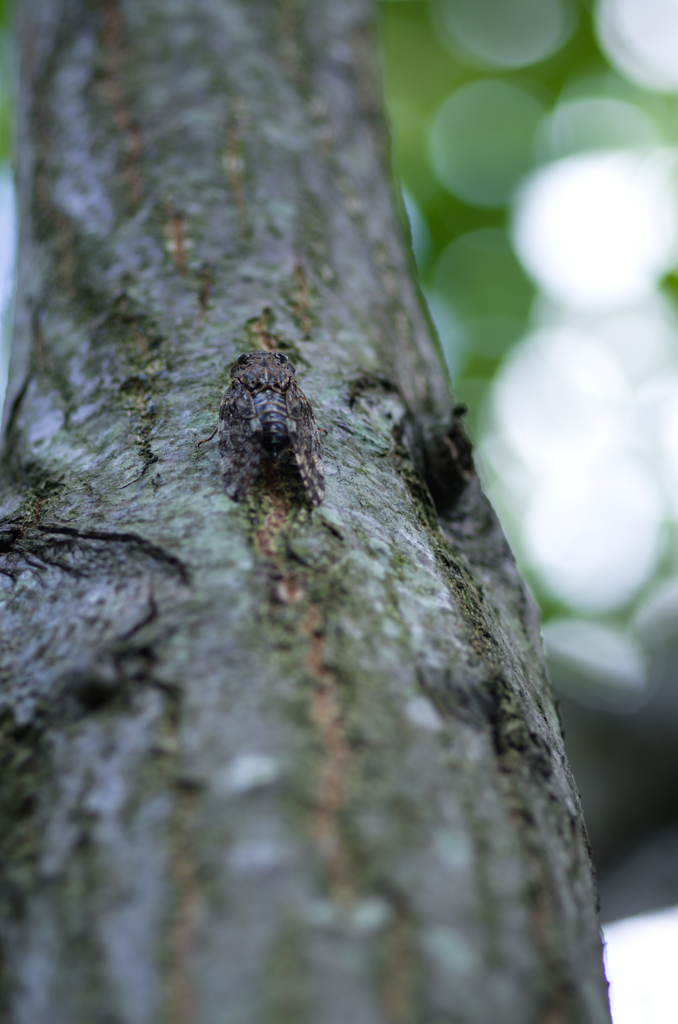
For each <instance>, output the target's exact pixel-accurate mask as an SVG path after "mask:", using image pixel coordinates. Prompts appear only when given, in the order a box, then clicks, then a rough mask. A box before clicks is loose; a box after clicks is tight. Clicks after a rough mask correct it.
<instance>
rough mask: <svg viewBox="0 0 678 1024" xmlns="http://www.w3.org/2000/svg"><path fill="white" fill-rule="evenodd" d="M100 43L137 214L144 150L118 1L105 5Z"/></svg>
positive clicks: (103, 84)
mask: <svg viewBox="0 0 678 1024" xmlns="http://www.w3.org/2000/svg"><path fill="white" fill-rule="evenodd" d="M101 46H102V51H103V57H104V67H105V71H104V75H103V78H102V81H101V91H102V93H103V95H104V96H105V97H106V99H107V101H108V103H109V104H110V106H111V108H112V111H113V120H114V123H115V126H116V128H117V129H118V131H119V132H121V134H122V136H123V139H124V145H125V159H124V162H123V170H122V177H123V180H124V182H125V185H126V187H127V203H128V209H129V212H130V213H134V212H135V210H136V209H137V207H138V205H139V200H140V199H141V178H140V175H139V163H140V160H141V154H142V152H143V137H142V134H141V131H140V130H139V128H138V126H137V125H136V124H135V122H134V120H133V119H132V115H131V114H130V112H129V109H128V106H127V100H126V97H125V88H124V84H123V76H124V67H125V50H124V46H123V20H122V14H121V11H120V7H119V6H118V4H117V2H115V0H106V3H105V5H104V27H103V32H102V35H101Z"/></svg>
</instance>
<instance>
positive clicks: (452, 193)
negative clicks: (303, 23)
mask: <svg viewBox="0 0 678 1024" xmlns="http://www.w3.org/2000/svg"><path fill="white" fill-rule="evenodd" d="M549 11H550V12H551V14H552V16H556V15H558V16H559V17H560V18H561V24H560V26H559V32H560V42H558V41H555V42H553V43H552V44H551V52H548V53H547V55H546V56H545V57H543V58H542V59H537V60H535V61H534V62H533V63H530V54H529V52H523V53H520V52H517V51H518V50H519V48H520V46H521V40H522V41H524V39H525V35H526V34H528V35H529V31H533V32H534V33H536V34H537V36H538V32H539V29H540V26H539V25H538V24H537V22H538V20H539V18H540V17H546V16H547V15H548V14H549ZM379 13H380V28H381V47H382V63H383V70H384V79H385V87H386V98H387V105H388V111H389V115H390V120H391V126H392V133H393V148H394V157H395V168H396V173H397V175H398V176H399V178H400V180H401V182H402V185H403V189H404V195H405V201H406V205H408V207H409V212H410V221H411V227H412V233H413V243H414V249H415V255H416V258H417V263H418V266H419V272H420V278H421V283H422V285H423V287H424V291H425V292H426V294H427V296H428V298H429V303H430V305H431V311H432V313H433V316H434V319H435V320H436V324H437V327H438V330H439V333H440V336H441V342H442V345H443V350H444V352H445V357H446V360H447V364H448V367H449V370H450V375H451V378H452V383H453V388H454V395H455V398H456V399H457V400H458V401H462V402H465V403H466V404H467V405H468V407H469V417H468V424H469V427H470V431H471V434H472V435H474V434H476V432H477V424H478V413H479V409H480V407H481V403H482V397H483V395H484V394H485V392H486V390H487V387H488V385H489V384H490V382H491V380H492V378H493V376H494V374H495V372H496V370H497V367H498V365H499V363H500V361H501V359H502V357H503V356H504V355H505V353H506V352H507V350H508V349H509V348H510V347H511V345H512V344H513V343H514V342H515V341H516V340H518V338H519V337H520V336H521V335H522V334H523V333H524V331H525V327H526V322H527V317H528V314H529V310H530V307H531V304H532V301H533V298H534V288H533V285H532V283H531V282H530V281H529V280H528V278H527V276H526V275H525V273H524V271H523V270H522V268H521V266H520V264H519V263H518V261H517V259H516V257H515V255H514V253H513V249H512V247H511V244H510V241H509V238H508V234H507V227H508V220H509V216H510V201H511V199H512V196H513V193H514V190H515V187H516V186H517V185H518V183H519V181H520V180H521V178H523V177H524V176H525V175H526V174H527V173H529V171H530V170H531V169H532V168H534V167H535V166H537V165H538V164H539V163H540V162H541V161H542V160H543V158H544V153H543V149H544V146H543V142H542V140H541V139H540V123H543V116H544V115H545V114H547V113H548V112H549V111H550V110H551V109H552V108H553V107H554V106H555V104H556V102H557V101H558V99H559V98H560V97H561V96H562V95H563V94H568V93H575V94H576V92H577V91H578V89H581V88H582V85H583V84H584V83H585V86H586V91H587V92H588V93H589V95H590V94H591V92H595V91H596V90H595V86H593V88H592V83H595V82H596V81H597V82H598V83H599V85H600V93H601V94H607V95H609V94H610V92H612V93H613V94H614V93H616V94H617V95H619V96H624V95H625V94H626V95H629V94H631V93H632V94H633V99H634V100H636V101H637V99H638V97H637V95H636V94H637V93H639V92H640V93H641V99H642V102H643V104H645V105H647V103H648V98H647V94H643V93H642V91H641V90H636V89H635V88H634V87H633V86H631V85H629V84H628V83H626V82H622V80H621V79H619V78H617V76H616V75H615V74H614V73H613V72H612V71H611V69H610V66H609V64H608V62H607V61H606V59H605V57H604V56H603V55H602V54H601V52H600V49H599V47H598V44H597V42H596V39H595V35H594V31H593V25H592V12H591V9H590V4H589V3H585V2H581V0H567V2H565V0H559V2H558V3H556V0H553V2H552V3H551V2H550V0H503V2H499V0H381V3H380V4H379ZM483 15H484V16H485V18H486V21H485V23H483V21H482V17H483ZM521 18H522V19H523V20H521ZM450 25H452V28H453V29H456V30H457V31H456V38H455V37H454V35H451V34H450V31H449V27H450ZM478 28H479V29H480V30H481V35H482V33H484V35H482V38H481V39H480V44H478V37H476V39H475V40H474V38H472V32H473V31H474V30H478ZM541 28H542V34H543V33H548V25H542V27H541ZM460 37H461V42H460ZM464 38H467V39H469V40H470V43H471V46H472V47H473V49H474V51H475V52H471V53H469V52H468V51H465V50H464V46H463V40H464ZM528 44H529V39H528ZM547 44H548V40H546V43H544V44H543V45H541V49H542V50H544V49H548V45H547ZM483 45H486V49H487V48H489V51H490V52H489V53H488V55H487V56H486V57H483V53H482V52H479V51H482V46H483ZM528 49H529V46H528ZM539 49H540V40H539V38H536V43H535V51H536V53H537V55H538V54H539ZM516 64H518V66H515V65H516ZM662 102H663V101H662V100H661V99H656V103H657V104H660V105H661V103H662ZM598 142H600V140H598ZM548 155H549V154H547V156H548ZM408 200H409V203H408ZM412 201H413V202H412Z"/></svg>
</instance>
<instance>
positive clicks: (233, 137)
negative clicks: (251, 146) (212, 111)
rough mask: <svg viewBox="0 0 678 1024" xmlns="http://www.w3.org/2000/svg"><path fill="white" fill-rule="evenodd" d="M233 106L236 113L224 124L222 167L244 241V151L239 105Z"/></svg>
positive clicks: (246, 222)
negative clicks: (224, 142) (224, 136)
mask: <svg viewBox="0 0 678 1024" xmlns="http://www.w3.org/2000/svg"><path fill="white" fill-rule="evenodd" d="M234 105H235V108H236V112H235V113H234V114H232V115H231V117H229V119H228V121H227V123H226V147H225V149H224V157H223V166H224V173H225V174H226V180H227V181H228V187H229V188H230V190H231V194H232V195H233V201H234V203H235V210H236V215H237V218H238V229H239V231H240V234H241V236H242V237H243V239H245V238H247V237H248V234H249V226H248V219H247V204H246V202H245V189H244V176H245V151H244V149H243V144H242V137H241V131H240V123H239V122H240V118H239V117H238V113H237V112H238V108H239V106H240V104H238V101H237V100H236V101H235V104H234Z"/></svg>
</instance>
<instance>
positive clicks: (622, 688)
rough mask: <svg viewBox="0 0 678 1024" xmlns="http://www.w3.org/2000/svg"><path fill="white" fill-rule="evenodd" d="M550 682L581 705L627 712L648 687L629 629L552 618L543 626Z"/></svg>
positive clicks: (640, 652) (643, 662) (642, 659)
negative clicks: (626, 631)
mask: <svg viewBox="0 0 678 1024" xmlns="http://www.w3.org/2000/svg"><path fill="white" fill-rule="evenodd" d="M542 635H543V637H544V648H545V651H546V655H547V657H548V662H549V667H550V670H551V675H552V678H553V680H554V683H555V685H556V687H557V689H558V691H559V692H561V693H563V692H564V693H567V694H569V695H570V696H572V697H574V698H575V699H576V700H578V701H579V702H580V703H583V704H588V705H589V706H592V707H598V708H604V709H607V710H614V711H630V710H633V709H635V708H636V707H638V706H639V704H640V703H642V702H643V700H644V698H645V696H646V693H647V685H648V674H647V665H646V659H645V655H644V653H643V650H642V648H641V646H640V644H639V643H638V642H637V641H636V640H635V639H634V638H633V637H632V636H630V635H629V634H628V633H624V632H622V631H621V630H619V629H615V628H613V627H611V626H607V625H604V624H603V623H599V622H591V621H590V620H588V619H574V618H572V619H569V618H568V619H552V620H551V621H550V622H547V623H546V625H545V626H544V627H543V628H542Z"/></svg>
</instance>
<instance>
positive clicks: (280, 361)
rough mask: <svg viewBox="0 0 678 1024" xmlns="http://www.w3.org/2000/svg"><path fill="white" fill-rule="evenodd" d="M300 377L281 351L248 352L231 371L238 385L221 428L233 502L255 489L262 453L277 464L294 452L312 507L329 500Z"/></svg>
mask: <svg viewBox="0 0 678 1024" xmlns="http://www.w3.org/2000/svg"><path fill="white" fill-rule="evenodd" d="M295 373H296V370H295V369H294V367H293V366H292V363H291V362H290V361H289V359H288V358H287V356H286V355H284V354H283V353H282V352H248V353H244V354H243V355H241V356H238V359H237V360H236V362H235V363H234V364H233V366H232V367H231V376H232V377H233V383H232V384H231V386H230V387H229V389H228V391H227V392H226V394H225V395H224V397H223V400H222V403H221V408H220V409H219V425H218V428H217V429H218V431H219V458H220V462H221V475H222V478H223V481H224V488H225V490H226V494H227V495H228V496H229V498H232V499H233V501H242V499H243V498H244V497H245V496H246V494H247V493H248V491H249V490H250V489H251V487H252V485H253V484H254V481H255V480H256V479H257V477H258V476H259V472H260V468H261V457H262V454H263V455H265V456H266V458H268V459H269V460H270V461H271V462H272V463H274V464H275V463H277V462H278V461H279V459H280V456H281V455H282V454H283V452H285V451H286V450H287V449H289V448H291V449H292V452H293V453H294V457H295V460H296V464H297V467H298V469H299V473H300V475H301V479H302V482H303V485H304V490H305V492H306V497H307V498H308V500H309V502H310V504H311V505H314V506H315V507H317V506H318V505H320V503H321V501H322V500H323V498H324V497H325V474H324V471H323V463H322V454H321V451H320V438H319V436H318V427H317V426H316V422H315V419H314V417H313V410H312V408H311V403H310V402H309V400H308V398H307V397H306V395H305V394H304V393H303V391H302V390H301V388H300V387H299V385H298V384H297V382H296V380H295V379H294V376H295ZM215 433H216V431H215ZM213 436H214V434H213V435H212V437H213ZM208 440H209V438H208Z"/></svg>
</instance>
